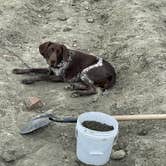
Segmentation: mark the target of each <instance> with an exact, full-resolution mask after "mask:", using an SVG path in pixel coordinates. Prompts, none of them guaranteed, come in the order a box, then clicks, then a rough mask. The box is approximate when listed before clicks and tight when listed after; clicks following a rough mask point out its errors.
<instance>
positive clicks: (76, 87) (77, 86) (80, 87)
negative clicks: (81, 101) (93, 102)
mask: <svg viewBox="0 0 166 166" xmlns="http://www.w3.org/2000/svg"><path fill="white" fill-rule="evenodd" d="M65 90H88V86H87V85H85V84H83V83H81V82H80V83H70V85H67V86H65Z"/></svg>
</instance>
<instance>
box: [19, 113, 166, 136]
mask: <svg viewBox="0 0 166 166" xmlns="http://www.w3.org/2000/svg"><path fill="white" fill-rule="evenodd" d="M113 117H114V118H115V119H116V120H119V121H130V120H166V114H144V115H115V116H113ZM52 122H58V123H76V122H77V118H63V119H60V118H58V117H56V116H54V115H53V114H42V115H40V116H37V117H35V118H33V119H32V120H30V121H29V122H27V123H26V124H25V125H24V126H23V128H22V129H21V131H20V134H29V133H31V132H33V131H35V130H37V129H40V128H42V127H45V126H48V125H49V124H50V123H52Z"/></svg>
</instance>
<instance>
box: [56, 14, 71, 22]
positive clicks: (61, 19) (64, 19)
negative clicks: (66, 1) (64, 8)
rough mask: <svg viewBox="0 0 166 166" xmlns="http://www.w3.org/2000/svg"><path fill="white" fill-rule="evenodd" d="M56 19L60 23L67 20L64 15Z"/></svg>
mask: <svg viewBox="0 0 166 166" xmlns="http://www.w3.org/2000/svg"><path fill="white" fill-rule="evenodd" d="M57 19H58V20H60V21H66V20H67V19H68V18H67V17H66V16H65V15H61V16H59V17H58V18H57Z"/></svg>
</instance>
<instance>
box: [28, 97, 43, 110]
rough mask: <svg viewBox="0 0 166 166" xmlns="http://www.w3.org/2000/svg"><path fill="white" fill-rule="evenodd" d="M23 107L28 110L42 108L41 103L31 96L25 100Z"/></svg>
mask: <svg viewBox="0 0 166 166" xmlns="http://www.w3.org/2000/svg"><path fill="white" fill-rule="evenodd" d="M25 105H26V107H27V108H28V109H29V110H32V109H35V108H40V107H42V106H43V105H44V104H43V102H42V101H41V100H40V99H39V98H38V97H36V96H31V97H28V98H27V99H26V100H25Z"/></svg>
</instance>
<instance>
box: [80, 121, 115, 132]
mask: <svg viewBox="0 0 166 166" xmlns="http://www.w3.org/2000/svg"><path fill="white" fill-rule="evenodd" d="M82 125H83V126H84V127H86V128H88V129H91V130H96V131H103V132H104V131H111V130H113V129H114V127H113V126H109V125H107V124H105V123H100V122H96V121H84V122H83V123H82Z"/></svg>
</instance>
